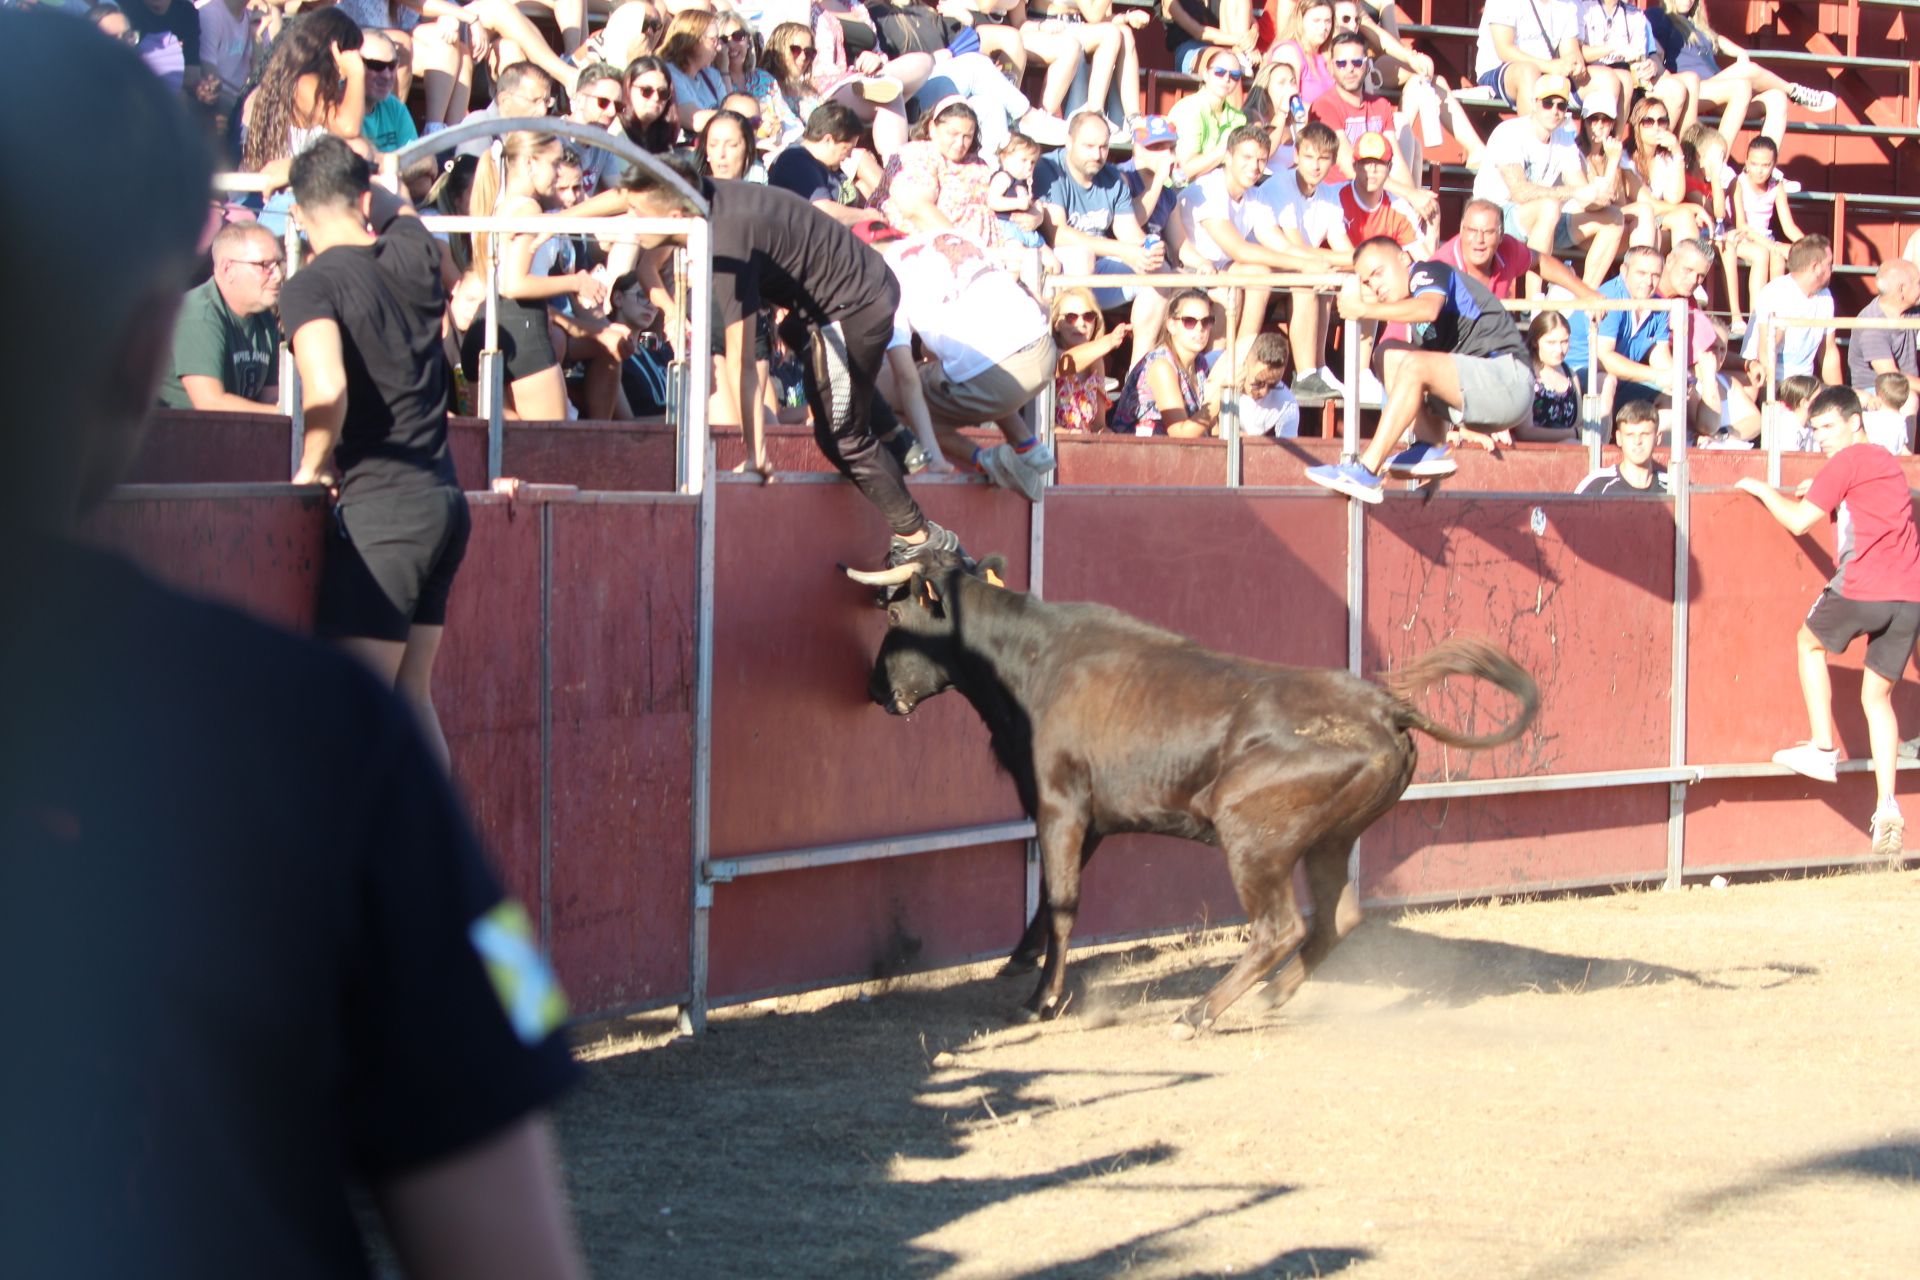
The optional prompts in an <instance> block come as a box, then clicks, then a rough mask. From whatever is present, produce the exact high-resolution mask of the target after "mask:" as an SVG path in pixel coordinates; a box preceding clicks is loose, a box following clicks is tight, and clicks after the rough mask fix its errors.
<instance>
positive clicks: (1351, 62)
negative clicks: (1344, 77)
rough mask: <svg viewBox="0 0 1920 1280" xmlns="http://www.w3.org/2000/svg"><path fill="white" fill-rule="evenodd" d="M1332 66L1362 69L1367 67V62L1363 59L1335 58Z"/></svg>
mask: <svg viewBox="0 0 1920 1280" xmlns="http://www.w3.org/2000/svg"><path fill="white" fill-rule="evenodd" d="M1333 65H1334V66H1336V67H1364V66H1366V65H1367V60H1366V59H1365V58H1335V59H1334V60H1333Z"/></svg>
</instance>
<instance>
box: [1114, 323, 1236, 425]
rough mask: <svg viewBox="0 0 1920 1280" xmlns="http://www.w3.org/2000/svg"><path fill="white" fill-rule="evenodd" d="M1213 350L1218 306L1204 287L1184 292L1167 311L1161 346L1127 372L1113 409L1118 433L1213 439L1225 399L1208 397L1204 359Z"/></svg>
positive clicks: (1148, 353)
mask: <svg viewBox="0 0 1920 1280" xmlns="http://www.w3.org/2000/svg"><path fill="white" fill-rule="evenodd" d="M1212 346H1213V302H1212V300H1211V299H1209V298H1208V297H1207V295H1206V291H1205V290H1202V289H1182V290H1181V291H1180V292H1179V293H1176V294H1174V295H1173V302H1172V303H1171V304H1170V305H1169V306H1168V308H1167V329H1166V333H1165V335H1164V336H1163V337H1162V338H1161V340H1160V345H1159V346H1157V347H1155V348H1154V349H1153V350H1151V351H1149V352H1147V355H1146V358H1145V359H1143V360H1142V361H1141V362H1140V363H1139V364H1137V365H1135V366H1133V368H1132V369H1131V370H1130V371H1129V372H1128V373H1127V380H1126V382H1125V383H1124V384H1122V385H1121V387H1120V398H1119V400H1118V401H1116V402H1115V403H1114V406H1113V429H1114V430H1115V431H1117V432H1120V433H1121V434H1123V435H1124V434H1127V433H1131V434H1133V435H1136V436H1181V437H1187V438H1192V437H1196V436H1205V435H1211V434H1212V433H1213V432H1214V431H1215V430H1216V429H1217V425H1218V422H1219V401H1218V399H1217V398H1215V397H1209V396H1208V394H1207V370H1206V363H1205V360H1204V357H1205V356H1206V354H1207V350H1208V348H1210V347H1212Z"/></svg>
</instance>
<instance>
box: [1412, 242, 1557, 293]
mask: <svg viewBox="0 0 1920 1280" xmlns="http://www.w3.org/2000/svg"><path fill="white" fill-rule="evenodd" d="M1433 256H1434V259H1435V261H1438V262H1444V263H1446V264H1447V265H1448V266H1450V267H1452V268H1453V269H1454V270H1456V271H1459V272H1462V273H1464V274H1466V275H1469V276H1473V278H1474V279H1476V280H1479V279H1480V278H1479V277H1478V276H1474V273H1473V272H1472V271H1469V270H1468V269H1467V264H1466V260H1465V259H1463V258H1462V257H1461V256H1460V237H1459V236H1455V237H1453V239H1451V240H1449V241H1447V242H1446V243H1445V244H1443V245H1441V246H1440V248H1439V250H1438V251H1437V252H1436V253H1435V254H1434V255H1433ZM1532 265H1533V251H1532V250H1530V249H1528V248H1527V242H1526V241H1525V240H1522V239H1520V238H1519V237H1517V236H1502V237H1501V238H1500V247H1499V248H1498V249H1496V250H1494V254H1493V263H1492V265H1491V266H1490V267H1489V268H1488V270H1489V272H1490V274H1491V276H1492V278H1491V279H1489V280H1481V281H1480V283H1482V284H1484V285H1486V286H1487V292H1489V293H1491V294H1492V295H1493V296H1494V297H1496V298H1511V297H1513V296H1514V290H1515V289H1516V288H1517V287H1518V286H1519V284H1520V281H1521V280H1523V279H1525V278H1526V274H1527V269H1528V268H1529V267H1531V266H1532Z"/></svg>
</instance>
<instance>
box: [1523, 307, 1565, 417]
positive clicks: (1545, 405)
mask: <svg viewBox="0 0 1920 1280" xmlns="http://www.w3.org/2000/svg"><path fill="white" fill-rule="evenodd" d="M1572 342H1573V330H1572V328H1571V327H1570V326H1569V325H1568V324H1567V318H1566V317H1565V316H1563V315H1561V314H1560V313H1559V312H1558V311H1542V312H1541V313H1540V314H1539V315H1536V316H1535V317H1534V318H1533V323H1532V324H1530V325H1528V326H1527V350H1528V351H1530V352H1532V354H1533V418H1532V419H1531V420H1530V421H1529V422H1528V423H1527V425H1526V426H1524V427H1521V428H1518V429H1517V430H1515V432H1514V438H1515V439H1517V440H1538V441H1562V440H1571V439H1573V438H1574V436H1575V435H1577V434H1578V433H1579V430H1580V384H1579V382H1577V381H1575V379H1574V376H1573V374H1572V373H1571V372H1569V371H1568V369H1567V348H1568V347H1569V346H1570V345H1571V344H1572Z"/></svg>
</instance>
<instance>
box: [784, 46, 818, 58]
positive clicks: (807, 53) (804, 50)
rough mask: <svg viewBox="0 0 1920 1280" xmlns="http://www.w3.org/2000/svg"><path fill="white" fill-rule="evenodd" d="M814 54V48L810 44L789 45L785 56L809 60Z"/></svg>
mask: <svg viewBox="0 0 1920 1280" xmlns="http://www.w3.org/2000/svg"><path fill="white" fill-rule="evenodd" d="M815 52H816V51H815V49H814V47H813V46H812V45H810V44H790V45H788V46H787V56H788V57H789V58H811V57H812V56H813V55H814V53H815Z"/></svg>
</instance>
